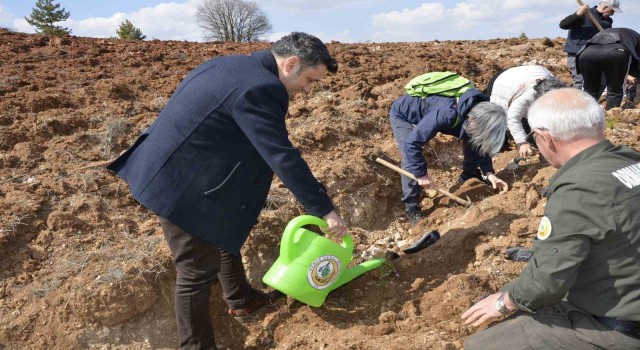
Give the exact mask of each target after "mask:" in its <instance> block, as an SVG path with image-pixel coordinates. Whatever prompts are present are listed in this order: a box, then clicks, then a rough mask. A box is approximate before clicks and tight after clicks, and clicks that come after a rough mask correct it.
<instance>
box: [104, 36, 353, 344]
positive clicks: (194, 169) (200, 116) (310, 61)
mask: <svg viewBox="0 0 640 350" xmlns="http://www.w3.org/2000/svg"><path fill="white" fill-rule="evenodd" d="M337 69H338V65H337V62H336V60H335V59H334V58H332V57H331V56H330V54H329V52H328V50H327V48H326V47H325V45H324V44H323V43H322V42H321V41H320V40H319V39H318V38H316V37H314V36H311V35H308V34H305V33H291V34H290V35H287V36H285V37H283V38H282V39H280V40H279V41H277V42H275V43H273V45H272V46H271V49H270V50H264V51H258V52H254V53H253V54H252V55H251V56H244V55H238V56H225V57H219V58H215V59H212V60H210V61H207V62H205V63H203V64H202V65H200V66H199V67H196V68H195V69H194V70H193V71H191V72H190V73H189V74H188V75H187V76H186V77H185V79H184V80H183V81H182V82H181V83H180V85H179V86H178V87H177V89H176V90H175V92H174V93H173V95H172V96H171V98H170V99H169V101H168V102H167V105H166V106H165V108H164V109H163V111H162V112H161V113H160V115H159V116H158V117H157V118H156V120H155V121H154V122H153V124H151V126H150V127H149V128H148V129H146V130H145V131H144V132H143V133H142V135H141V136H140V137H139V138H138V140H137V141H136V142H135V144H134V145H133V146H132V147H131V148H130V149H129V150H127V151H126V152H125V153H124V154H122V155H121V156H120V157H119V158H118V159H117V160H115V161H114V162H113V163H112V164H111V165H109V167H108V168H109V169H110V170H112V171H114V172H116V173H117V174H118V176H119V177H121V178H122V179H124V180H125V181H126V182H127V183H128V184H129V186H130V190H131V194H132V195H133V197H134V198H135V199H136V200H137V201H138V202H140V203H141V204H142V205H144V206H145V207H147V208H148V209H150V210H151V211H153V212H154V213H155V214H157V215H158V217H159V220H160V225H161V227H162V229H163V231H164V234H165V238H166V240H167V242H168V244H169V247H170V248H171V251H172V254H173V258H174V263H175V265H176V271H177V279H176V291H175V299H176V301H175V306H176V318H177V325H178V338H179V345H180V348H181V349H215V342H214V333H213V327H212V325H211V319H210V317H209V295H210V293H211V285H212V283H214V282H215V281H216V275H217V277H218V279H219V280H220V282H221V286H222V290H223V293H224V298H225V299H226V301H227V303H228V305H229V309H230V310H229V313H230V314H231V315H233V316H244V315H246V314H248V313H251V312H252V311H253V310H255V309H256V308H257V307H260V306H262V305H264V304H265V303H266V302H267V301H268V297H267V295H266V294H263V293H260V292H258V291H256V290H254V289H253V288H251V286H250V285H249V284H248V283H247V281H246V277H245V273H244V268H243V266H242V259H241V256H240V248H241V247H242V245H243V243H244V242H245V240H246V239H247V236H248V235H249V233H250V231H251V229H252V227H253V226H254V224H255V223H256V220H257V218H258V215H259V213H260V211H261V209H262V207H263V205H264V203H265V200H266V197H267V193H268V192H269V187H270V185H271V181H272V178H273V174H274V173H275V174H277V175H278V177H279V178H280V179H281V180H282V182H283V183H284V185H285V186H287V187H288V188H289V190H291V192H292V193H293V194H294V195H295V197H296V198H297V199H298V200H299V201H300V203H301V204H302V205H303V206H304V208H305V209H306V210H307V212H308V213H309V214H311V215H315V216H318V217H323V218H324V219H325V220H326V221H327V223H328V227H327V228H325V229H324V230H325V231H326V232H328V233H330V234H333V235H335V236H338V237H341V236H344V235H345V234H346V230H347V227H346V224H345V222H344V221H343V220H342V218H341V217H340V216H339V215H338V214H337V213H336V211H335V209H334V206H333V204H332V202H331V200H330V199H329V197H328V196H327V192H326V189H325V187H324V186H323V185H322V184H321V183H320V182H318V181H317V180H316V179H315V177H314V176H313V174H312V173H311V170H310V169H309V166H308V165H307V163H306V162H305V161H304V159H303V158H302V157H301V154H300V151H299V150H298V149H297V148H295V147H294V146H293V145H292V144H291V142H290V140H289V138H288V132H287V129H286V125H285V115H286V114H287V109H288V103H289V102H288V100H289V97H290V96H291V95H293V94H295V93H296V92H298V91H300V90H305V91H307V90H308V88H309V86H310V85H311V84H312V83H314V82H317V81H319V80H321V79H322V78H323V77H324V75H325V74H326V72H327V71H329V72H332V73H334V72H336V71H337Z"/></svg>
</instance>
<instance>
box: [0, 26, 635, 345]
mask: <svg viewBox="0 0 640 350" xmlns="http://www.w3.org/2000/svg"><path fill="white" fill-rule="evenodd" d="M562 44H563V40H562V39H555V40H549V39H541V40H538V39H536V40H526V39H506V40H488V41H446V42H437V41H436V42H425V43H395V44H394V43H388V44H376V43H366V44H341V43H331V44H330V45H329V49H330V50H331V52H332V53H333V54H334V55H335V56H336V57H337V59H338V61H339V62H340V71H339V73H338V74H336V75H332V76H329V77H327V78H326V79H325V80H324V81H323V82H322V84H319V85H317V86H316V87H315V88H314V89H313V91H311V92H309V93H307V94H301V95H299V96H296V97H295V98H294V99H293V100H292V101H291V106H290V109H289V116H288V126H289V130H290V132H291V135H290V136H291V139H292V141H293V143H294V144H296V145H297V146H298V147H299V148H300V149H301V150H302V152H303V156H304V158H305V159H306V160H307V161H308V163H309V164H310V166H311V168H312V170H313V172H314V173H315V174H316V176H317V177H318V178H319V179H320V180H321V181H322V182H323V183H324V184H326V186H327V188H328V191H329V193H330V195H331V197H332V198H333V199H334V201H335V203H336V205H337V206H338V208H340V210H341V212H342V214H343V216H344V217H346V218H347V219H348V220H349V223H350V226H351V231H350V232H351V234H352V235H353V237H354V240H355V242H356V250H355V253H354V254H355V259H354V260H355V262H360V261H364V260H366V259H369V258H370V257H372V256H379V255H381V254H382V253H383V252H384V251H386V250H387V249H391V250H394V251H399V250H401V249H402V248H403V247H406V246H407V245H409V244H411V243H412V242H413V241H414V240H416V239H417V238H419V237H420V236H422V235H423V234H424V233H425V232H428V231H430V230H438V231H439V232H440V233H441V234H442V238H441V239H440V241H439V242H438V243H436V244H435V245H433V246H431V247H429V248H428V249H426V250H424V251H422V252H419V253H417V254H413V255H405V256H403V257H401V258H400V259H399V260H397V261H396V264H395V265H396V267H397V272H398V275H399V277H398V276H396V275H395V274H394V273H392V269H391V268H390V267H389V266H385V267H383V268H381V269H378V270H376V271H372V272H370V273H368V274H366V275H364V276H362V277H360V278H358V279H356V280H354V281H353V282H351V283H349V284H347V285H345V286H343V287H341V288H339V289H338V290H336V291H334V292H332V293H331V294H330V295H329V297H328V298H327V301H326V303H325V304H324V305H323V306H322V307H320V308H312V307H309V306H307V305H304V304H302V303H300V302H297V301H295V300H293V299H288V300H282V301H279V302H278V303H276V304H275V305H272V306H269V307H265V308H263V309H261V310H259V311H257V312H256V313H255V314H253V315H251V316H250V317H249V318H248V319H245V320H242V321H239V320H236V319H233V318H231V317H229V316H228V315H227V313H226V307H225V305H224V303H223V302H222V299H221V295H220V290H219V287H218V286H216V287H214V293H213V295H212V298H211V304H212V312H211V314H212V318H213V320H214V327H215V329H216V338H217V342H218V344H219V346H220V348H222V349H227V348H228V349H436V350H438V349H460V348H462V344H463V342H464V339H465V338H466V337H467V336H469V335H470V334H472V333H473V332H475V331H476V329H474V328H471V327H466V326H464V325H462V323H461V322H460V315H461V314H462V312H463V311H464V310H465V309H466V308H467V307H469V306H470V305H471V304H472V303H473V302H474V301H476V300H479V299H480V298H481V297H482V296H483V295H486V294H487V293H491V292H493V291H495V290H496V289H497V288H499V287H500V286H501V285H502V284H504V283H506V282H507V281H509V280H511V279H513V278H515V277H516V276H517V275H518V273H519V272H520V270H521V269H522V267H523V266H524V263H522V262H512V261H509V260H506V259H504V257H503V253H504V250H505V248H507V247H510V246H515V245H521V246H530V245H531V240H532V237H533V234H534V232H535V230H536V228H537V225H538V222H539V219H540V216H541V215H542V212H543V209H544V204H545V200H544V199H543V198H541V197H540V194H539V190H540V188H541V187H543V186H545V185H546V182H547V180H548V178H549V177H550V176H551V175H552V174H553V173H554V172H555V170H554V169H553V168H551V167H550V166H549V165H548V164H547V163H545V162H544V161H543V160H541V159H540V158H539V157H533V158H531V159H530V160H528V161H527V162H525V163H521V166H520V167H519V168H518V169H516V170H514V171H511V170H508V169H506V165H507V164H508V162H509V161H510V160H512V159H513V158H514V156H515V155H516V152H515V149H514V148H513V147H512V148H511V149H510V150H508V151H506V152H504V153H502V154H500V155H498V156H497V157H496V158H495V159H494V165H495V168H496V170H499V172H498V175H499V176H500V177H502V178H503V179H505V180H506V181H507V182H508V183H509V184H510V186H511V187H512V189H511V190H510V191H509V192H508V193H506V194H497V193H496V192H495V191H493V190H492V189H491V188H490V187H488V186H485V185H484V184H483V183H481V182H479V181H475V180H474V181H471V182H468V183H466V184H465V185H463V186H462V187H461V188H453V190H454V191H455V193H456V194H458V195H460V196H462V197H466V196H469V197H470V198H471V200H472V201H473V202H474V203H475V205H474V206H473V207H471V208H464V207H462V206H458V205H456V204H455V203H453V202H451V201H450V200H448V199H446V198H444V197H436V198H433V199H430V198H425V199H424V200H423V203H422V204H423V207H424V208H426V210H427V212H428V214H429V215H428V217H427V218H426V219H424V220H422V221H421V222H420V223H418V224H417V225H410V224H409V223H408V222H407V221H406V220H405V218H404V213H403V207H402V205H401V203H400V195H401V191H400V178H399V176H398V175H396V174H395V173H393V172H392V171H391V170H388V169H386V168H384V167H382V166H381V165H378V164H377V163H375V162H374V161H373V160H374V159H375V157H383V158H385V159H387V160H390V161H392V162H395V163H399V159H400V155H399V152H398V150H397V146H396V145H395V141H394V140H393V137H392V134H391V129H390V127H389V123H388V117H387V116H388V110H389V107H390V105H391V102H392V101H393V100H394V99H395V98H397V97H398V96H400V95H401V94H402V93H403V89H402V88H403V86H404V85H405V83H406V82H407V81H408V80H409V79H410V78H412V77H414V76H416V75H418V74H421V73H424V72H426V71H435V70H452V71H456V72H459V73H461V74H463V75H465V76H466V77H468V78H470V79H472V80H473V81H474V82H475V83H476V85H477V86H478V87H480V88H484V87H485V86H486V84H487V82H488V80H489V78H490V77H491V76H492V75H493V74H494V72H496V71H497V70H499V69H501V68H507V67H510V66H514V65H519V64H527V63H529V64H530V63H536V64H541V65H544V66H546V67H547V68H549V69H550V70H551V71H552V72H553V73H555V74H556V75H558V76H559V77H560V78H561V79H563V80H565V81H567V82H568V81H569V80H570V77H569V75H568V72H567V70H566V67H565V56H564V54H563V53H562ZM267 47H268V44H265V43H256V44H231V43H189V42H176V41H170V42H167V41H157V40H153V41H144V42H135V41H121V40H115V39H91V38H76V37H65V38H56V37H46V36H38V35H27V34H19V33H12V32H8V31H1V32H0V349H161V348H174V347H175V344H176V331H175V321H174V313H173V287H174V282H173V280H174V278H175V271H174V269H173V266H172V263H171V256H170V252H169V249H168V247H167V246H166V243H165V242H164V239H163V236H162V233H161V231H160V228H159V225H158V223H157V220H156V218H155V216H154V215H152V214H151V213H150V212H149V211H147V210H146V209H145V208H143V207H141V206H140V205H138V204H137V203H136V202H135V201H134V200H133V199H132V198H131V197H130V195H129V193H128V189H127V186H126V184H124V183H123V182H122V181H119V180H118V179H117V178H116V177H115V176H113V175H112V174H110V173H109V172H107V171H106V170H105V169H104V166H103V165H102V164H103V163H104V162H105V161H107V160H110V159H114V158H115V157H116V156H117V155H118V154H119V153H120V152H122V151H123V150H125V149H126V148H127V147H128V146H129V145H131V144H132V142H133V141H134V140H135V138H136V136H137V135H138V134H139V133H140V131H141V130H143V129H144V128H145V127H147V126H148V125H149V124H150V123H151V122H152V121H153V119H154V118H155V116H156V115H157V114H158V112H159V111H160V110H161V109H162V108H163V106H164V104H165V103H166V101H167V99H168V98H169V96H170V94H171V93H172V91H173V89H175V87H176V86H177V85H178V83H179V82H180V81H181V79H182V78H183V77H184V76H185V75H186V74H187V73H188V72H189V71H190V70H191V69H192V68H194V67H196V66H197V65H199V64H200V63H202V62H204V61H206V60H208V59H210V58H213V57H216V56H220V55H227V54H247V53H250V52H252V51H255V50H260V49H265V48H267ZM624 107H626V108H625V109H614V110H612V111H611V112H609V113H608V116H607V125H608V130H607V135H608V137H609V138H610V139H611V140H613V141H614V142H615V143H624V144H627V145H630V146H632V147H634V148H636V149H639V148H640V125H639V123H640V110H638V109H637V107H638V106H632V105H628V104H627V105H626V106H624ZM425 154H426V156H427V159H428V161H429V164H430V168H431V174H432V177H433V178H434V180H435V181H436V182H437V183H438V184H439V185H440V186H442V187H444V188H449V187H450V186H452V185H453V182H454V180H455V179H456V178H457V175H458V174H459V172H460V166H461V164H460V163H461V156H462V152H461V149H460V145H459V144H458V143H457V141H456V140H455V139H453V138H450V137H445V136H438V137H437V138H436V139H435V140H433V141H432V142H431V143H430V144H429V145H428V146H427V147H426V149H425ZM302 213H303V209H302V208H301V206H300V205H299V204H298V203H297V202H296V201H295V198H294V197H293V196H292V195H291V193H290V192H289V191H288V190H287V189H286V188H285V187H284V186H283V185H282V184H281V183H280V182H278V181H276V182H275V183H274V185H273V187H272V190H271V194H270V196H269V200H268V203H267V206H266V207H265V209H264V211H263V212H262V214H261V217H260V219H259V223H258V224H257V226H256V228H255V229H254V231H253V233H252V235H251V237H250V239H249V241H248V242H247V244H246V245H245V246H244V249H243V254H244V259H245V265H246V268H247V274H248V276H249V278H250V279H251V281H252V283H253V284H254V285H255V286H256V287H259V288H264V287H265V286H264V285H262V283H261V277H262V275H263V274H264V273H265V272H266V271H267V269H268V268H269V267H270V265H271V264H272V263H273V261H274V260H275V259H276V258H277V256H278V249H279V248H278V247H279V240H280V236H281V234H282V231H283V229H284V227H285V226H286V224H287V222H288V221H289V220H290V219H292V218H294V217H295V216H297V215H300V214H302Z"/></svg>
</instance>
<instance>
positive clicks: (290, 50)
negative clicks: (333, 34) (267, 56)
mask: <svg viewBox="0 0 640 350" xmlns="http://www.w3.org/2000/svg"><path fill="white" fill-rule="evenodd" d="M271 52H272V53H273V54H274V55H276V56H278V57H285V58H287V57H291V56H297V57H298V58H299V59H300V64H301V67H302V69H305V68H309V67H315V66H317V65H319V64H324V65H325V66H326V67H327V70H328V71H329V72H331V73H335V72H337V71H338V61H336V60H335V58H333V57H331V55H330V54H329V50H328V49H327V47H326V46H325V45H324V44H323V43H322V41H320V39H318V38H316V37H315V36H313V35H310V34H307V33H302V32H293V33H291V34H289V35H285V36H283V37H282V38H281V39H280V40H278V41H276V42H275V43H273V44H271Z"/></svg>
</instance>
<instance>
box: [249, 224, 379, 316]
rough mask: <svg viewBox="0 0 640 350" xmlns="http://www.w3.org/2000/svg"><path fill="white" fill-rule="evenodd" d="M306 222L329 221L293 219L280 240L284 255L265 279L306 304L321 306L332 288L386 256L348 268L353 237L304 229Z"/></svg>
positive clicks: (372, 266)
mask: <svg viewBox="0 0 640 350" xmlns="http://www.w3.org/2000/svg"><path fill="white" fill-rule="evenodd" d="M305 225H316V226H319V227H326V226H327V222H326V221H324V220H322V219H320V218H318V217H315V216H311V215H302V216H298V217H297V218H295V219H293V220H291V221H290V222H289V224H288V225H287V227H286V228H285V230H284V234H283V235H282V242H281V243H280V256H279V257H278V259H277V260H276V262H275V263H273V266H271V268H270V269H269V271H267V273H266V274H265V275H264V277H263V278H262V281H263V282H264V283H265V284H267V285H269V286H271V287H273V288H275V289H277V290H279V291H281V292H282V293H284V294H286V295H288V296H290V297H292V298H294V299H296V300H298V301H301V302H303V303H305V304H308V305H311V306H314V307H319V306H321V305H322V303H324V300H325V299H326V297H327V295H328V294H329V292H331V291H332V290H334V289H336V288H338V287H340V286H342V285H344V284H345V283H347V282H349V281H351V280H352V279H354V278H356V277H358V276H360V275H362V274H363V273H365V272H367V271H370V270H373V269H375V268H378V267H380V266H381V265H382V264H383V263H384V261H385V260H384V259H374V260H369V261H366V262H363V263H362V264H360V265H357V266H354V267H351V268H347V266H348V265H349V263H350V262H351V259H352V258H353V240H352V239H351V236H349V235H347V236H345V237H343V238H342V244H338V243H336V242H333V241H332V240H330V239H328V238H325V237H323V236H320V235H318V234H316V233H315V232H312V231H309V230H307V229H304V228H303V226H305Z"/></svg>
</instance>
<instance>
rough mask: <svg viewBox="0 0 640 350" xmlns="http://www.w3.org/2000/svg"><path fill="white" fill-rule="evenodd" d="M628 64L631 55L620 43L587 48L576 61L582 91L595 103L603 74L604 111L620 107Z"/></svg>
mask: <svg viewBox="0 0 640 350" xmlns="http://www.w3.org/2000/svg"><path fill="white" fill-rule="evenodd" d="M630 63H631V53H630V52H629V51H628V50H627V49H626V47H624V45H622V44H620V43H615V44H603V45H590V46H588V47H587V48H586V49H585V50H584V51H583V52H582V53H581V54H580V58H579V59H578V65H579V67H580V73H582V77H583V78H584V85H583V89H584V91H585V92H586V93H588V94H589V95H591V96H593V98H595V99H596V101H597V100H598V99H599V98H600V95H601V94H602V91H603V89H604V87H603V86H602V84H601V81H602V75H603V74H604V77H605V78H606V80H607V104H606V107H605V109H606V110H609V109H611V108H615V107H620V104H622V97H623V96H624V82H625V79H626V77H627V73H628V72H629V65H630Z"/></svg>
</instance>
